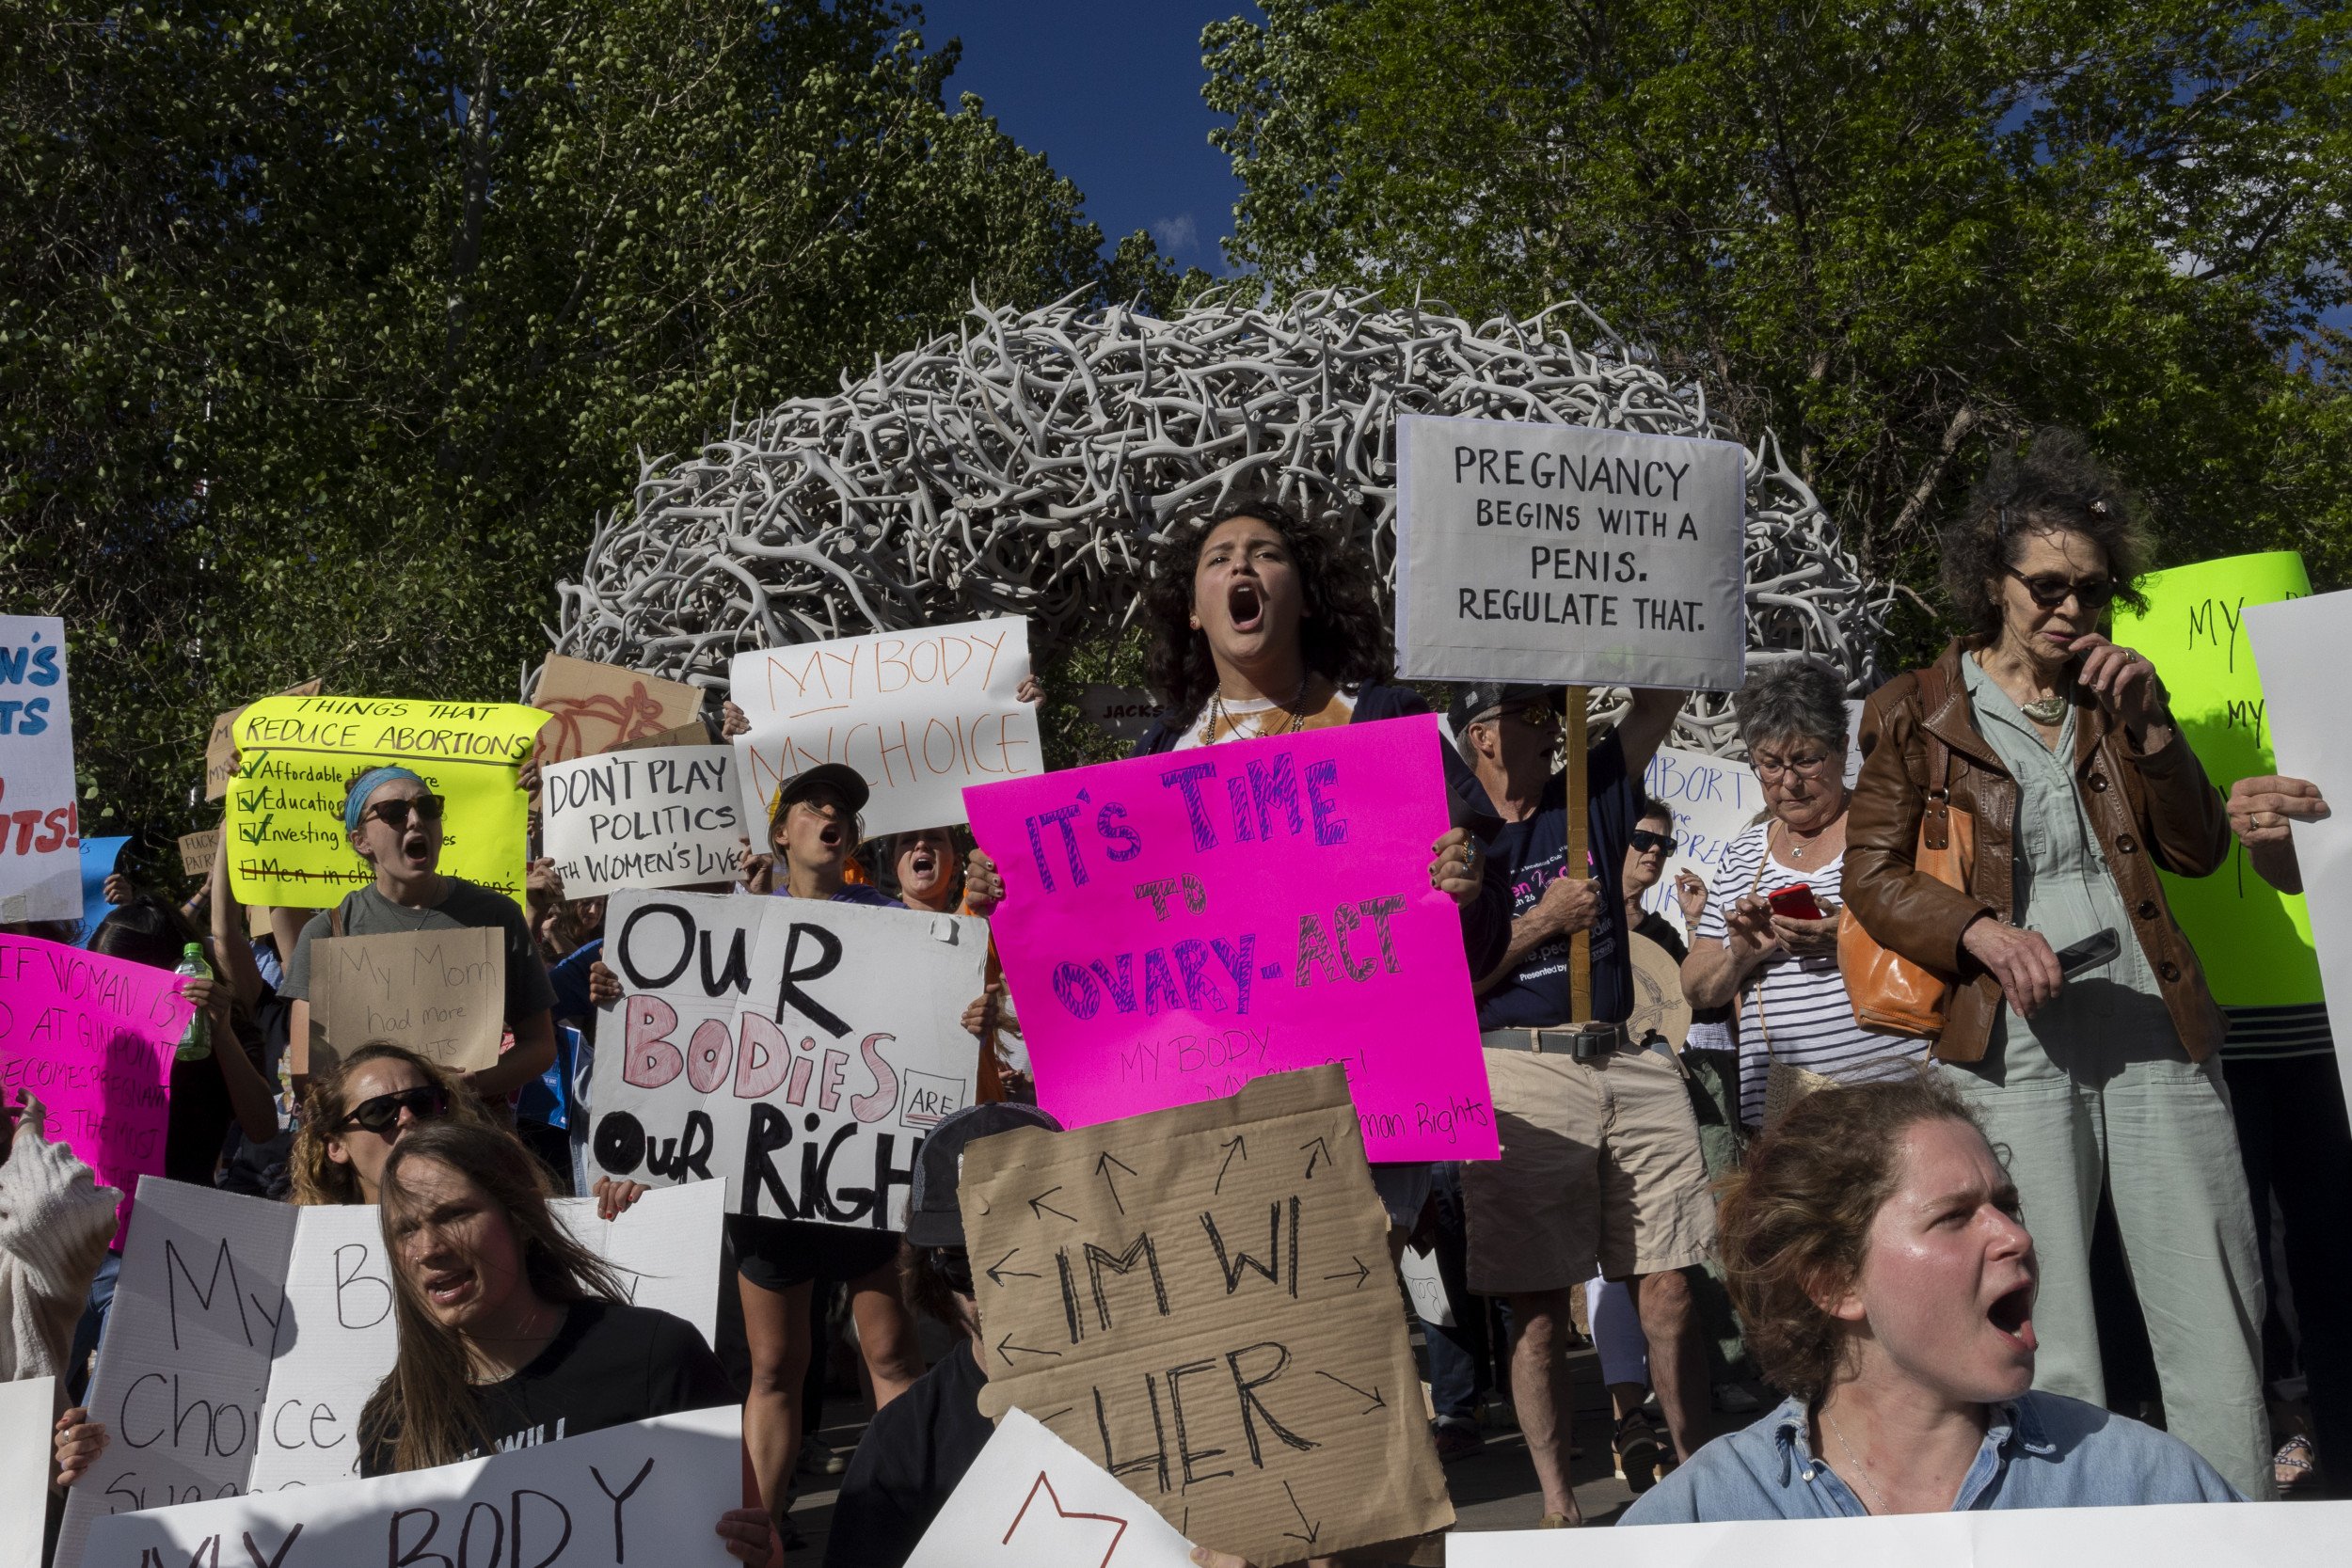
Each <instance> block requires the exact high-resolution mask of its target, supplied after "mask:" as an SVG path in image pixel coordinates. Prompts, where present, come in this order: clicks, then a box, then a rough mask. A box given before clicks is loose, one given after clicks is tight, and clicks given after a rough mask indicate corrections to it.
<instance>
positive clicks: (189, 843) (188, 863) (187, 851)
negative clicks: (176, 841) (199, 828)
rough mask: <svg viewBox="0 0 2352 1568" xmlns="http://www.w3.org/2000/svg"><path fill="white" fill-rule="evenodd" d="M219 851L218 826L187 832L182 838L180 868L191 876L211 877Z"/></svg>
mask: <svg viewBox="0 0 2352 1568" xmlns="http://www.w3.org/2000/svg"><path fill="white" fill-rule="evenodd" d="M219 852H220V830H219V829H218V828H207V829H205V830H204V831H203V832H200V833H188V834H185V835H183V837H182V838H181V840H180V869H181V870H182V871H184V872H186V873H187V874H188V875H189V876H191V877H209V876H211V875H212V874H213V860H214V857H215V856H216V855H217V854H219Z"/></svg>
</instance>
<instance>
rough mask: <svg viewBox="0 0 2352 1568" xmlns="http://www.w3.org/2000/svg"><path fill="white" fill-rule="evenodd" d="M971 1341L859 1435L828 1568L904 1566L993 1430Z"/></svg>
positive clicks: (836, 1508)
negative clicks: (983, 1407)
mask: <svg viewBox="0 0 2352 1568" xmlns="http://www.w3.org/2000/svg"><path fill="white" fill-rule="evenodd" d="M972 1356H973V1344H972V1341H971V1340H969V1339H966V1340H964V1341H963V1342H962V1343H961V1344H960V1345H958V1346H957V1347H956V1348H955V1350H954V1351H953V1352H952V1353H951V1354H949V1355H948V1357H947V1359H946V1360H945V1361H942V1362H941V1363H940V1364H939V1365H938V1366H936V1367H933V1368H932V1369H931V1370H930V1371H928V1372H925V1373H924V1374H923V1375H922V1376H921V1377H920V1378H918V1379H917V1380H916V1381H915V1384H914V1387H912V1388H909V1389H908V1390H907V1391H906V1392H905V1393H903V1394H901V1395H899V1396H898V1398H897V1399H895V1400H892V1401H891V1402H889V1403H888V1404H886V1405H884V1406H882V1410H881V1411H880V1412H879V1413H878V1414H877V1415H876V1416H875V1417H874V1420H873V1424H872V1425H870V1426H868V1427H867V1428H866V1435H865V1436H864V1437H863V1438H861V1439H859V1441H858V1446H857V1454H856V1457H854V1458H852V1459H851V1460H850V1473H849V1474H848V1475H846V1476H844V1477H842V1479H841V1496H840V1497H839V1498H838V1499H837V1500H836V1501H835V1502H834V1505H833V1528H832V1529H831V1531H830V1532H829V1533H828V1534H827V1536H826V1540H825V1568H903V1565H904V1564H905V1562H906V1560H907V1559H908V1558H910V1557H912V1556H914V1547H915V1544H916V1543H917V1542H919V1541H921V1540H922V1539H923V1532H924V1531H925V1530H927V1529H929V1528H931V1521H932V1520H933V1519H936V1518H937V1517H939V1511H940V1510H941V1509H942V1508H945V1507H946V1505H947V1497H948V1494H950V1493H952V1492H953V1491H955V1489H956V1485H957V1483H958V1482H960V1481H962V1480H963V1473H964V1472H965V1471H966V1470H969V1469H970V1468H971V1467H972V1462H973V1461H974V1460H976V1459H977V1458H979V1457H980V1449H983V1448H986V1447H987V1446H988V1440H989V1439H990V1438H991V1437H993V1436H994V1435H995V1433H996V1428H995V1425H994V1423H993V1422H991V1421H990V1420H989V1418H987V1417H985V1416H983V1415H981V1414H980V1386H981V1385H983V1384H985V1383H986V1382H987V1381H988V1379H987V1378H985V1377H983V1376H981V1375H980V1369H979V1364H978V1363H977V1362H976V1361H974V1360H973V1359H972Z"/></svg>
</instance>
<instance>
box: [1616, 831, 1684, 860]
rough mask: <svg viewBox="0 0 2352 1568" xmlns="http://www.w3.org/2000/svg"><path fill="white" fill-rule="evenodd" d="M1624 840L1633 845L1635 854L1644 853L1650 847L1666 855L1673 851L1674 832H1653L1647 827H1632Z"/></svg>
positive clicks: (1647, 851) (1648, 850) (1649, 849)
mask: <svg viewBox="0 0 2352 1568" xmlns="http://www.w3.org/2000/svg"><path fill="white" fill-rule="evenodd" d="M1626 842H1627V843H1628V844H1630V845H1632V846H1633V848H1634V852H1635V853H1637V854H1644V855H1646V854H1648V853H1649V852H1650V851H1651V850H1652V849H1656V850H1658V851H1659V852H1660V853H1661V854H1667V855H1671V854H1673V853H1674V852H1675V838H1674V834H1672V833H1654V832H1650V831H1649V830H1648V829H1647V828H1636V829H1634V830H1633V831H1632V832H1630V833H1628V834H1627V835H1626Z"/></svg>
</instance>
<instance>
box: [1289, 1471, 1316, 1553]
mask: <svg viewBox="0 0 2352 1568" xmlns="http://www.w3.org/2000/svg"><path fill="white" fill-rule="evenodd" d="M1282 1496H1284V1497H1288V1498H1289V1499H1290V1500H1291V1512H1292V1513H1295V1514H1297V1515H1298V1522H1299V1524H1300V1525H1302V1526H1304V1527H1305V1528H1306V1531H1307V1533H1306V1534H1304V1535H1301V1534H1299V1533H1298V1531H1296V1530H1295V1529H1286V1530H1284V1531H1283V1532H1282V1533H1283V1534H1284V1535H1287V1536H1289V1537H1290V1538H1291V1539H1292V1540H1293V1541H1304V1542H1305V1543H1307V1544H1308V1545H1310V1546H1311V1545H1313V1544H1315V1537H1317V1536H1319V1535H1321V1534H1322V1533H1323V1521H1321V1520H1320V1519H1318V1520H1316V1521H1315V1522H1314V1523H1313V1524H1311V1525H1310V1524H1308V1523H1307V1511H1306V1510H1305V1509H1303V1508H1301V1507H1299V1506H1298V1494H1297V1493H1295V1492H1294V1491H1292V1490H1291V1483H1290V1482H1289V1481H1284V1482H1283V1483H1282Z"/></svg>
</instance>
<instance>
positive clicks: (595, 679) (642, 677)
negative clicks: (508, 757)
mask: <svg viewBox="0 0 2352 1568" xmlns="http://www.w3.org/2000/svg"><path fill="white" fill-rule="evenodd" d="M531 705H532V707H535V708H537V709H539V710H540V711H541V712H542V713H545V714H547V715H548V717H549V718H550V719H552V720H553V721H554V722H552V723H550V724H548V726H547V728H545V729H543V730H541V731H540V732H539V747H538V752H537V753H536V754H537V756H538V758H539V761H540V763H541V764H542V765H543V766H544V765H545V764H548V763H550V762H569V761H570V760H571V759H572V758H574V757H584V756H593V755H595V754H596V752H609V751H611V750H612V749H613V748H614V747H615V746H619V745H622V744H624V743H625V742H628V741H632V740H643V739H644V738H646V737H647V736H657V735H661V734H664V733H666V732H668V731H671V730H675V729H679V728H682V727H684V726H685V725H687V724H690V723H696V722H698V721H697V719H696V716H697V715H698V714H700V713H701V712H702V705H703V694H702V691H701V690H700V689H698V688H696V687H691V686H688V685H686V684H685V683H684V682H682V681H665V680H663V679H661V678H660V676H658V675H648V674H644V673H641V672H639V671H636V670H624V669H622V668H621V667H620V666H618V665H615V664H592V663H590V662H589V661H588V660H586V659H584V658H566V657H564V656H563V655H562V654H553V655H550V656H548V661H547V663H546V664H544V665H542V666H541V667H540V670H539V683H538V684H537V685H536V686H534V687H532V689H531ZM695 738H696V739H697V740H701V739H706V738H707V736H701V735H697V736H695Z"/></svg>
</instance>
